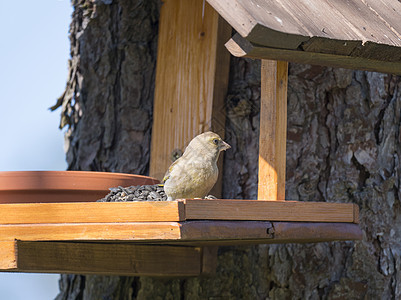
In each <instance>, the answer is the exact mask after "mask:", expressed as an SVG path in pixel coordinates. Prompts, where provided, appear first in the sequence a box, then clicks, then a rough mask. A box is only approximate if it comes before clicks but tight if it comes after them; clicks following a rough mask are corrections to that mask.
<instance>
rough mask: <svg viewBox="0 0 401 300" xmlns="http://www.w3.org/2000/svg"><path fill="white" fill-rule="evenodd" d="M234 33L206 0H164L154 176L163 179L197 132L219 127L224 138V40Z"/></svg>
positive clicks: (226, 68) (226, 61)
mask: <svg viewBox="0 0 401 300" xmlns="http://www.w3.org/2000/svg"><path fill="white" fill-rule="evenodd" d="M230 35H231V27H230V26H229V25H228V23H226V22H225V21H224V20H223V19H222V18H221V17H220V16H219V15H218V13H217V12H216V11H215V10H214V9H213V8H212V7H211V6H210V5H209V4H207V3H206V2H205V1H202V0H185V1H182V0H166V1H163V5H162V7H161V13H160V27H159V40H158V56H157V68H156V86H155V100H154V111H153V128H152V144H151V155H150V176H152V177H155V178H157V179H159V180H161V179H162V178H163V176H164V174H165V172H166V170H167V168H168V167H169V165H170V164H171V163H172V162H173V160H172V159H173V158H174V156H175V155H174V153H175V151H176V150H178V151H177V152H178V153H179V152H182V151H184V150H185V146H186V145H188V143H189V142H190V141H191V139H192V138H194V137H195V136H196V135H198V134H200V133H202V132H205V131H208V130H213V131H215V132H216V133H218V134H220V135H221V137H222V138H224V125H225V110H224V97H225V95H226V91H227V86H228V72H229V62H230V55H229V53H228V51H227V49H225V47H224V43H225V41H227V40H228V39H229V38H230ZM175 158H177V157H175ZM221 162H222V158H221V157H220V159H219V163H220V168H221V166H222V165H221ZM221 173H222V172H220V174H221ZM216 186H217V190H216V189H214V190H213V191H212V192H211V194H213V195H214V196H216V197H219V196H220V195H219V194H220V186H221V180H219V181H218V182H217V184H216Z"/></svg>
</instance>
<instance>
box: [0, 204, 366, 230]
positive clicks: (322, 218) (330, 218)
mask: <svg viewBox="0 0 401 300" xmlns="http://www.w3.org/2000/svg"><path fill="white" fill-rule="evenodd" d="M358 210H359V209H358V206H357V205H356V204H352V203H328V202H301V201H266V200H229V199H227V200H226V199H215V200H204V199H199V200H198V199H183V200H177V201H138V202H123V203H122V202H112V203H110V202H107V203H106V202H74V203H26V204H0V226H1V225H2V224H5V225H7V224H69V223H73V224H76V223H127V222H178V221H185V220H260V221H288V222H349V223H358V214H359V213H358Z"/></svg>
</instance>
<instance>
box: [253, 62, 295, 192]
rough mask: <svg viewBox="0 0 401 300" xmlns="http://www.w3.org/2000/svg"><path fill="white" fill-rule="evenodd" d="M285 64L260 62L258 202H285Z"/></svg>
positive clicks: (286, 73)
mask: <svg viewBox="0 0 401 300" xmlns="http://www.w3.org/2000/svg"><path fill="white" fill-rule="evenodd" d="M287 81H288V63H287V62H283V61H272V60H262V66H261V101H260V133H259V173H258V180H259V181H258V199H267V200H285V164H286V143H287Z"/></svg>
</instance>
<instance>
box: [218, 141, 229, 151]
mask: <svg viewBox="0 0 401 300" xmlns="http://www.w3.org/2000/svg"><path fill="white" fill-rule="evenodd" d="M221 142H222V143H221V145H220V151H223V150H227V149H230V148H231V146H230V145H229V144H227V143H226V142H225V141H221Z"/></svg>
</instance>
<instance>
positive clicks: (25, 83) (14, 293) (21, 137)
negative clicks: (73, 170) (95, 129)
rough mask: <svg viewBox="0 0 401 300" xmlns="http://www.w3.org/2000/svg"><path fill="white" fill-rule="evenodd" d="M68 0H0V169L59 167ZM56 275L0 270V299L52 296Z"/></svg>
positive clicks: (63, 166)
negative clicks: (58, 101)
mask: <svg viewBox="0 0 401 300" xmlns="http://www.w3.org/2000/svg"><path fill="white" fill-rule="evenodd" d="M71 13H72V8H71V4H70V2H69V1H68V0H40V1H32V0H21V1H18V2H15V1H6V0H0V36H1V45H0V66H1V68H0V104H1V110H0V128H1V129H0V139H1V147H0V171H19V170H65V169H66V167H67V165H66V162H65V155H64V150H63V142H64V138H63V133H62V131H60V130H59V129H58V123H59V115H60V111H56V112H50V111H49V110H48V108H49V107H50V106H52V105H53V104H54V103H55V102H56V99H57V98H58V97H59V96H60V95H61V94H62V92H63V90H64V87H65V83H66V79H67V71H68V69H67V60H68V58H69V40H68V29H69V24H70V19H71ZM58 278H59V275H49V274H43V275H39V274H7V273H0V299H9V300H25V299H30V300H36V299H37V300H43V299H53V298H54V297H55V296H56V295H57V292H58Z"/></svg>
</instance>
